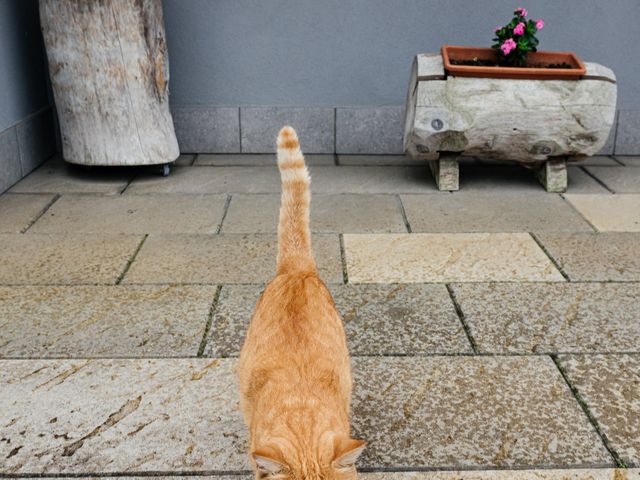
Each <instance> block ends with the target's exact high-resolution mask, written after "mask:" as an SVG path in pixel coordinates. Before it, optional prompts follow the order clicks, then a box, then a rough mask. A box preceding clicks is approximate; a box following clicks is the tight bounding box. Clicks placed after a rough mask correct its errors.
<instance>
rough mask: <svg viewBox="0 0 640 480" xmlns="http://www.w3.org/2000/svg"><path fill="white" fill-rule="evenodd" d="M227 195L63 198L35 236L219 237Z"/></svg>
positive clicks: (34, 228)
mask: <svg viewBox="0 0 640 480" xmlns="http://www.w3.org/2000/svg"><path fill="white" fill-rule="evenodd" d="M226 198H227V197H226V195H172V196H167V195H142V196H136V195H125V196H117V197H114V196H93V195H91V196H90V195H63V196H62V197H61V198H60V199H59V200H58V201H57V202H56V203H55V204H54V205H53V206H52V207H51V208H50V209H49V210H47V212H46V213H45V214H44V215H43V216H42V217H41V218H40V219H39V220H38V221H37V222H36V223H35V224H34V225H33V226H32V227H31V228H30V229H29V234H31V233H65V232H74V233H100V232H108V233H216V231H217V230H218V227H219V225H220V223H221V222H222V213H223V211H224V204H225V201H226Z"/></svg>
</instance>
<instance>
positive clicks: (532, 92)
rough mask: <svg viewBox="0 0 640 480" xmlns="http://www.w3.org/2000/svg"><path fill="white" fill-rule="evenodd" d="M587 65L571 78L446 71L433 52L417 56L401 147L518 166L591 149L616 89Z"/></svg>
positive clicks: (607, 73) (598, 142)
mask: <svg viewBox="0 0 640 480" xmlns="http://www.w3.org/2000/svg"><path fill="white" fill-rule="evenodd" d="M586 66H587V74H586V75H585V76H584V77H583V78H582V79H581V80H577V81H566V80H505V79H492V78H463V77H452V76H449V77H445V71H444V67H443V64H442V59H441V57H440V55H418V56H417V57H416V59H415V61H414V64H413V69H412V74H411V81H410V84H409V92H408V94H407V108H406V112H407V118H406V125H405V136H404V148H405V152H406V153H407V154H408V155H409V156H411V157H413V158H421V159H425V160H433V159H435V158H437V157H438V154H439V153H438V152H441V151H447V152H460V153H464V154H465V155H471V156H490V157H492V158H494V159H499V160H515V161H518V162H522V163H525V164H526V163H539V162H542V161H545V160H547V159H549V158H553V157H565V156H566V157H569V158H568V160H569V161H574V160H579V159H581V158H584V156H588V155H594V154H596V153H597V152H598V151H599V150H600V149H601V148H602V147H603V146H604V144H605V143H606V141H607V138H608V136H609V132H610V130H611V127H612V125H613V121H614V117H615V111H616V93H617V89H616V83H615V82H616V80H615V75H614V74H613V72H612V71H611V70H609V69H608V68H606V67H603V66H601V65H598V64H594V63H587V64H586Z"/></svg>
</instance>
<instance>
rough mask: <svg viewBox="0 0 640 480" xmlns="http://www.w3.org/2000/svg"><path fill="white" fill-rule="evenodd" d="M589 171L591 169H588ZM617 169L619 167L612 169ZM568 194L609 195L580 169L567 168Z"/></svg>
mask: <svg viewBox="0 0 640 480" xmlns="http://www.w3.org/2000/svg"><path fill="white" fill-rule="evenodd" d="M586 168H587V169H589V168H591V167H586ZM612 168H617V167H612ZM567 180H568V186H567V192H568V193H609V191H608V190H607V189H606V188H605V187H603V186H602V185H600V184H599V183H598V181H597V180H595V179H594V178H593V177H591V176H590V175H589V174H588V173H587V172H585V171H584V170H583V169H582V168H579V167H569V168H567Z"/></svg>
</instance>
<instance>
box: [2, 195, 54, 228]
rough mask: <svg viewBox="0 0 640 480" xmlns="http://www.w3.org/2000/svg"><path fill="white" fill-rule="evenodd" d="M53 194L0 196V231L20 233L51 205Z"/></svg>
mask: <svg viewBox="0 0 640 480" xmlns="http://www.w3.org/2000/svg"><path fill="white" fill-rule="evenodd" d="M55 198H56V197H55V196H54V195H22V194H20V195H17V194H16V195H14V194H11V193H6V194H4V195H2V196H0V233H20V232H21V231H23V230H24V229H26V228H27V227H28V226H29V225H30V224H31V222H33V221H34V220H35V219H36V218H38V215H40V214H41V213H42V212H43V211H44V209H45V208H47V207H48V206H49V205H51V202H53V200H54V199H55Z"/></svg>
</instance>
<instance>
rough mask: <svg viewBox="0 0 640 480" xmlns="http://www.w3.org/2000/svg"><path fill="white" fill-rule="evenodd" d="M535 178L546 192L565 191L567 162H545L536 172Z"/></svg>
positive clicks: (553, 160)
mask: <svg viewBox="0 0 640 480" xmlns="http://www.w3.org/2000/svg"><path fill="white" fill-rule="evenodd" d="M536 177H537V178H538V180H539V181H540V183H541V184H542V186H543V187H544V188H545V189H546V190H547V192H553V193H562V192H566V191H567V162H566V160H565V159H564V158H554V159H550V160H547V161H546V162H544V164H543V165H542V166H541V167H540V168H539V169H538V170H537V171H536Z"/></svg>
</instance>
